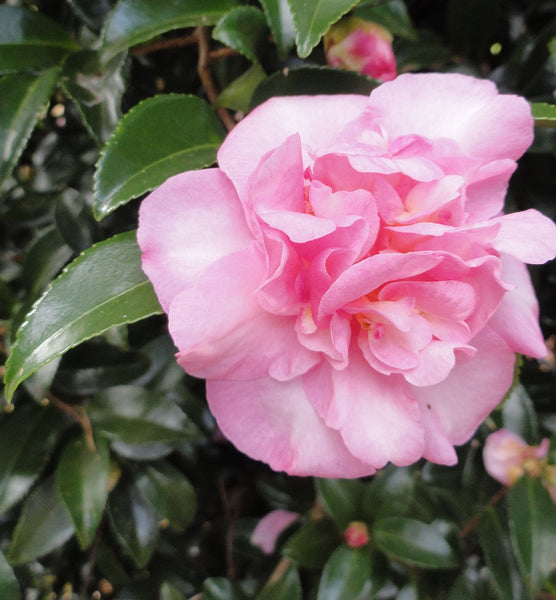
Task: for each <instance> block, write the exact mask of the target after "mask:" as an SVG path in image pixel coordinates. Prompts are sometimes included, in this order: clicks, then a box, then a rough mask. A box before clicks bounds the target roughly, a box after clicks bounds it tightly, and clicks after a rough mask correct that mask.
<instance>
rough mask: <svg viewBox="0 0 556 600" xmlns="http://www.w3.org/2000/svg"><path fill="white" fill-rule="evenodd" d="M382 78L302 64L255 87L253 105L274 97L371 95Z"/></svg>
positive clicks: (268, 78)
mask: <svg viewBox="0 0 556 600" xmlns="http://www.w3.org/2000/svg"><path fill="white" fill-rule="evenodd" d="M377 85H379V83H378V81H375V80H374V79H371V78H370V77H367V76H366V75H360V74H359V73H355V72H354V71H343V70H341V69H329V68H327V67H301V68H299V69H289V70H288V71H287V72H282V71H280V72H277V73H274V74H273V75H271V76H270V77H267V79H265V80H264V81H263V82H262V83H261V85H259V87H258V88H257V89H256V90H255V93H254V94H253V99H252V101H251V104H252V106H253V107H254V106H258V105H259V104H262V103H263V102H264V101H265V100H268V99H269V98H272V97H274V96H299V95H302V94H312V95H314V94H364V95H365V96H368V95H369V94H370V93H371V92H372V90H374V89H375V87H377Z"/></svg>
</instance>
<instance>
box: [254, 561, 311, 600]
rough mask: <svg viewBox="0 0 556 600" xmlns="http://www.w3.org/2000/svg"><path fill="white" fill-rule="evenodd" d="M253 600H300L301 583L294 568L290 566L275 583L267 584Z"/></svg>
mask: <svg viewBox="0 0 556 600" xmlns="http://www.w3.org/2000/svg"><path fill="white" fill-rule="evenodd" d="M255 600H301V582H300V581H299V574H298V572H297V570H296V569H295V567H292V566H291V565H290V566H289V567H288V568H287V569H286V571H285V573H284V574H283V575H282V576H281V577H280V578H279V579H278V580H277V581H273V582H272V583H269V584H267V585H266V586H265V587H264V588H263V589H262V590H261V592H260V593H259V594H258V595H257V596H256V598H255Z"/></svg>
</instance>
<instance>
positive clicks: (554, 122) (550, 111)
mask: <svg viewBox="0 0 556 600" xmlns="http://www.w3.org/2000/svg"><path fill="white" fill-rule="evenodd" d="M531 110H532V111H533V118H534V119H535V125H536V126H537V127H551V128H555V127H556V105H555V104H547V103H546V102H533V103H532V104H531Z"/></svg>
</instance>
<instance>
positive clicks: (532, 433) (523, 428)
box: [502, 384, 539, 444]
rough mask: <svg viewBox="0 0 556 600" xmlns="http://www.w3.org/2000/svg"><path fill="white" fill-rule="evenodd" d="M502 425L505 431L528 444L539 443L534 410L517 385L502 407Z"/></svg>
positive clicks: (524, 390)
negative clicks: (507, 430) (511, 432)
mask: <svg viewBox="0 0 556 600" xmlns="http://www.w3.org/2000/svg"><path fill="white" fill-rule="evenodd" d="M502 423H503V427H504V428H505V429H509V430H510V431H513V432H514V433H515V434H517V435H519V436H520V437H521V438H523V439H524V440H525V441H526V442H527V443H528V444H536V443H538V441H539V439H538V438H539V424H538V422H537V415H536V413H535V408H534V406H533V403H532V402H531V398H529V394H527V390H526V389H525V388H524V387H523V386H522V385H521V384H518V385H516V386H514V388H513V389H512V391H511V393H510V395H509V396H508V397H507V398H506V400H504V404H503V405H502Z"/></svg>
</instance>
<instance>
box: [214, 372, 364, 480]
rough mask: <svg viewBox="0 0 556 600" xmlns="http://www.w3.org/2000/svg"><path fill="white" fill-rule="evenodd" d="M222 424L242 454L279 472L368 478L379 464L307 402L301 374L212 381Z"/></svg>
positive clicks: (216, 413)
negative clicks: (362, 456)
mask: <svg viewBox="0 0 556 600" xmlns="http://www.w3.org/2000/svg"><path fill="white" fill-rule="evenodd" d="M207 399H208V403H209V406H210V409H211V411H212V413H213V414H214V416H215V417H216V420H217V422H218V426H219V427H220V429H221V430H222V432H223V433H224V435H225V436H226V437H228V438H229V439H230V440H231V441H232V443H233V444H234V445H235V446H236V447H237V448H238V449H239V450H241V451H242V452H245V454H248V455H249V456H251V457H252V458H255V459H257V460H263V461H265V462H266V463H268V464H269V465H270V466H271V467H272V468H273V469H275V470H276V471H286V472H287V473H289V474H290V475H302V476H306V475H314V476H316V477H363V476H365V475H372V474H373V473H374V468H373V467H372V466H371V465H369V464H365V463H364V462H361V461H360V460H358V459H357V458H355V457H354V456H352V454H351V453H350V452H349V451H348V449H347V448H346V446H345V444H344V442H343V440H342V437H341V435H340V434H339V432H337V431H335V430H334V429H330V428H329V427H327V426H326V425H325V424H324V422H323V421H322V419H321V418H320V417H319V416H318V414H317V413H316V411H315V409H314V408H313V407H312V405H311V403H310V402H309V401H308V400H307V397H306V395H305V391H304V389H303V384H302V381H301V378H296V379H292V380H291V381H287V382H278V381H275V380H274V379H271V378H263V379H255V380H252V381H214V380H213V381H207Z"/></svg>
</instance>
